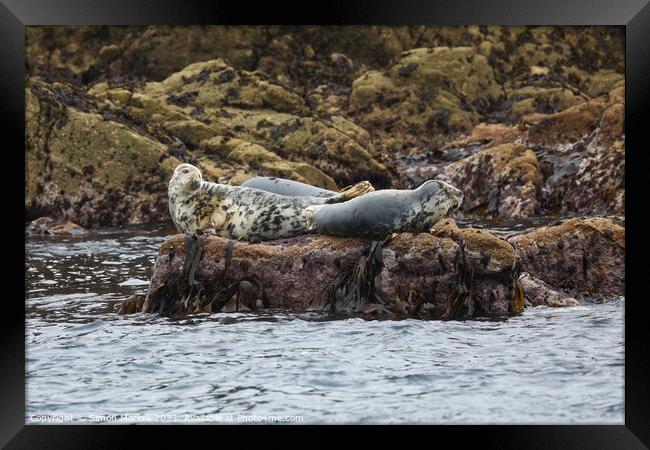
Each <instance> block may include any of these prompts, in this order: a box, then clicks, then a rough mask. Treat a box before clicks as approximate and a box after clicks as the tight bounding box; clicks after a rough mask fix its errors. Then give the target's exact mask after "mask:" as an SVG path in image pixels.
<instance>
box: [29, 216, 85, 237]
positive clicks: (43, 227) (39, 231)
mask: <svg viewBox="0 0 650 450" xmlns="http://www.w3.org/2000/svg"><path fill="white" fill-rule="evenodd" d="M25 233H26V234H28V235H63V236H78V235H82V234H86V233H88V231H87V230H85V229H84V228H82V227H80V226H79V225H77V224H76V223H74V222H70V221H69V220H65V221H62V220H55V219H53V218H51V217H39V218H38V219H35V220H32V221H31V222H30V223H29V224H28V225H27V226H26V227H25Z"/></svg>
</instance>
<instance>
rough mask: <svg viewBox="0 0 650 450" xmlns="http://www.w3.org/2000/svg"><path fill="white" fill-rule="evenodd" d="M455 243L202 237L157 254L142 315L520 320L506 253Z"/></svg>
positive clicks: (496, 245) (490, 241)
mask: <svg viewBox="0 0 650 450" xmlns="http://www.w3.org/2000/svg"><path fill="white" fill-rule="evenodd" d="M465 234H468V235H467V236H466V237H465V238H462V237H461V236H454V237H439V236H434V235H432V234H430V233H416V234H412V233H401V234H396V235H393V236H392V238H391V239H389V240H388V241H387V242H379V241H369V240H365V239H356V238H339V237H331V236H315V235H305V236H300V237H296V238H290V239H282V240H277V241H267V242H265V243H263V244H250V243H245V242H233V241H228V240H226V239H222V238H219V237H215V236H210V237H208V238H206V239H205V240H204V241H203V242H202V243H200V245H198V246H197V243H194V244H192V242H191V241H192V239H191V238H186V237H185V236H183V235H176V236H172V237H170V238H169V239H167V240H166V241H165V242H164V243H163V245H162V246H161V248H160V252H159V255H158V258H157V260H156V265H155V268H154V274H153V277H152V280H151V285H150V287H149V290H148V292H147V295H146V300H145V303H144V305H143V312H159V313H162V314H183V313H191V312H211V311H212V312H214V311H221V310H222V308H223V307H224V306H225V305H226V304H227V303H228V302H232V301H233V299H235V300H236V303H239V304H241V305H244V306H246V307H247V308H249V309H252V310H255V309H257V308H258V307H259V305H264V307H269V308H276V309H283V310H286V311H293V312H303V311H307V310H310V309H311V310H326V311H330V312H334V313H352V314H370V315H371V316H377V315H379V316H389V317H394V316H407V317H418V318H427V317H429V318H450V319H454V318H462V317H481V316H495V315H507V314H519V313H521V312H522V311H523V293H522V290H521V286H520V284H519V282H518V278H519V265H518V261H517V257H516V255H515V253H514V250H513V249H512V247H511V246H510V245H509V244H507V243H506V242H505V241H503V240H500V239H498V238H496V237H495V236H492V235H490V234H489V233H487V232H485V231H480V230H463V231H462V232H461V235H465ZM475 235H476V236H475ZM478 235H480V236H478ZM186 251H187V253H188V254H189V255H190V258H191V261H186V259H185V254H186ZM243 282H245V283H246V284H244V285H243V286H242V283H243Z"/></svg>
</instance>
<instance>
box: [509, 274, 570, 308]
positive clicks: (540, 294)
mask: <svg viewBox="0 0 650 450" xmlns="http://www.w3.org/2000/svg"><path fill="white" fill-rule="evenodd" d="M521 275H522V276H521V278H519V281H520V282H521V286H522V287H523V289H524V298H525V299H526V300H527V301H528V302H530V304H531V305H532V306H539V305H546V306H552V307H556V308H557V307H564V306H578V305H579V303H578V301H577V300H576V299H575V298H573V297H570V296H569V295H567V294H565V293H563V292H560V291H557V290H555V289H553V288H552V287H551V286H549V285H548V284H546V283H544V282H543V281H542V280H539V279H537V278H535V277H533V276H531V275H530V274H529V273H526V272H524V273H522V274H521Z"/></svg>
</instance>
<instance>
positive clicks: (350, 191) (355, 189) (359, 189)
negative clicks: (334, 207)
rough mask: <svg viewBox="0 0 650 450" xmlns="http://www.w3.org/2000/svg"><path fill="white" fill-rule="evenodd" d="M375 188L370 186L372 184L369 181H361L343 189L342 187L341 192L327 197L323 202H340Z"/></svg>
mask: <svg viewBox="0 0 650 450" xmlns="http://www.w3.org/2000/svg"><path fill="white" fill-rule="evenodd" d="M374 190H375V188H374V187H372V184H370V182H369V181H361V182H359V183H357V184H355V185H353V186H349V187H347V188H345V189H343V190H342V191H341V192H339V193H338V194H336V195H335V196H333V197H329V198H328V199H327V200H326V201H325V203H326V204H332V203H341V202H345V201H348V200H351V199H353V198H356V197H359V196H361V195H363V194H366V193H368V192H372V191H374Z"/></svg>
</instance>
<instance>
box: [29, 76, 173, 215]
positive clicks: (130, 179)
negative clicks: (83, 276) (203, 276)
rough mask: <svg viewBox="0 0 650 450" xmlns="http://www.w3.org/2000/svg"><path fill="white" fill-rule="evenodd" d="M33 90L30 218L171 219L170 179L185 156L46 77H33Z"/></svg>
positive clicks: (30, 105) (31, 107)
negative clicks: (171, 151) (55, 86)
mask: <svg viewBox="0 0 650 450" xmlns="http://www.w3.org/2000/svg"><path fill="white" fill-rule="evenodd" d="M25 95H26V105H27V107H26V118H25V120H26V136H25V143H26V183H25V208H26V211H27V216H28V217H30V216H31V217H34V216H36V217H38V216H41V215H52V216H54V217H57V218H59V217H64V218H66V219H68V220H71V221H73V222H76V223H79V224H81V225H82V226H85V227H89V226H116V225H123V224H127V223H147V222H160V221H165V220H166V219H167V217H168V212H167V199H166V197H167V196H166V184H167V179H168V177H169V176H170V175H171V171H172V170H173V168H174V166H175V165H176V163H177V162H178V160H176V158H174V157H172V156H170V155H168V154H167V148H166V147H165V146H164V145H162V144H161V143H160V142H159V141H157V140H154V139H152V138H151V137H150V136H147V135H146V134H144V133H141V132H138V131H136V130H134V129H133V128H131V127H128V126H125V125H124V124H122V123H119V122H116V121H112V120H108V119H107V118H106V117H104V116H102V115H101V114H100V113H99V110H97V109H93V107H92V105H91V104H90V103H88V104H84V103H83V101H82V100H83V97H80V98H79V99H77V101H78V102H79V104H78V105H74V106H72V105H68V104H66V103H64V95H65V91H59V90H57V89H53V88H52V86H49V85H47V84H46V83H43V82H42V81H40V80H30V82H29V83H28V86H27V89H26V94H25ZM68 100H71V99H68ZM71 103H73V101H72V100H71ZM75 106H76V107H75Z"/></svg>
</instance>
